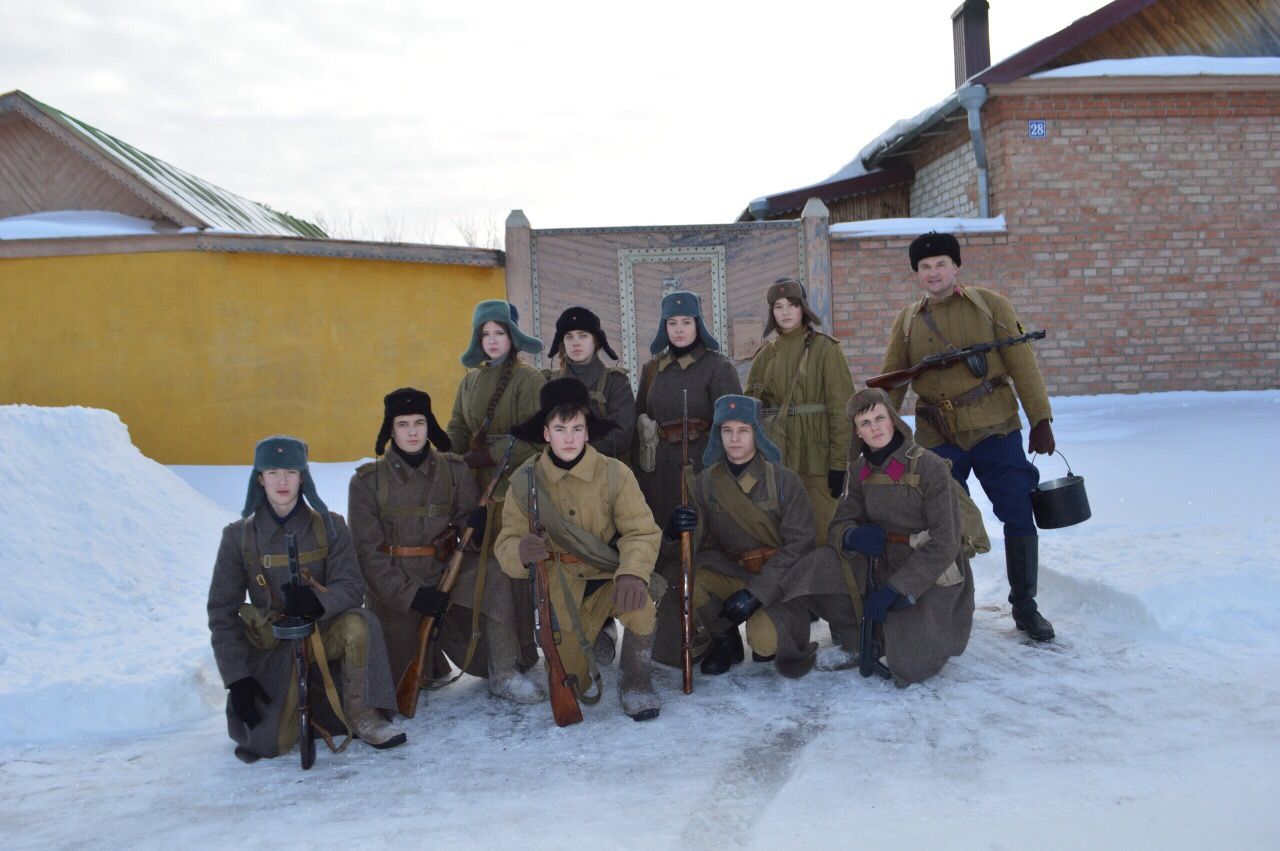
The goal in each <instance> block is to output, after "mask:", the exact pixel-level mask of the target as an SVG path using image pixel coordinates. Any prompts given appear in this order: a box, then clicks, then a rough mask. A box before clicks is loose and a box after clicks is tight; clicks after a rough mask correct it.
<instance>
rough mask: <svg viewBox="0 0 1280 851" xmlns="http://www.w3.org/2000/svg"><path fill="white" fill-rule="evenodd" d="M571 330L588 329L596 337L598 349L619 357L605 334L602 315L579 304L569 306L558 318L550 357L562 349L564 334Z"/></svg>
mask: <svg viewBox="0 0 1280 851" xmlns="http://www.w3.org/2000/svg"><path fill="white" fill-rule="evenodd" d="M570 331H586V332H587V333H588V334H590V335H591V336H593V337H595V338H596V349H597V350H599V351H602V352H604V353H605V354H606V355H608V356H609V357H611V358H613V359H614V360H617V359H618V353H617V352H615V351H614V350H613V349H611V348H610V347H609V338H608V337H606V336H605V335H604V329H602V328H601V327H600V317H599V316H596V315H595V314H594V313H592V312H591V311H590V310H587V309H586V308H585V307H577V306H575V307H571V308H569V309H568V310H566V311H565V312H564V313H562V314H560V318H559V319H557V320H556V335H555V337H553V338H552V339H551V348H550V350H549V351H548V355H549V356H550V357H555V356H556V355H557V354H558V353H559V352H560V351H561V347H562V346H563V345H564V335H565V334H567V333H569V332H570Z"/></svg>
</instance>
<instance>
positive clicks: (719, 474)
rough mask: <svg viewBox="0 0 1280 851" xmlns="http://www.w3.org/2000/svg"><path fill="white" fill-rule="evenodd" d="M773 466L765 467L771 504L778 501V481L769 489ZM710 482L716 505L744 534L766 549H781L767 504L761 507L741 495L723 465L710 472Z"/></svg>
mask: <svg viewBox="0 0 1280 851" xmlns="http://www.w3.org/2000/svg"><path fill="white" fill-rule="evenodd" d="M770 473H772V468H771V465H766V473H765V479H766V484H765V489H766V491H767V492H768V491H772V492H771V493H770V494H769V496H770V501H771V502H774V503H775V508H776V501H777V481H776V479H774V481H773V484H772V487H770V484H769V479H770ZM706 475H707V482H708V484H709V486H710V490H711V494H712V496H713V497H714V499H715V502H716V503H717V504H718V505H719V507H721V508H722V509H724V511H725V513H727V514H728V515H729V516H730V517H731V518H733V522H735V523H737V524H738V525H739V526H740V527H742V531H744V532H746V533H747V534H748V535H750V536H751V537H753V538H755V539H756V540H757V541H759V542H760V543H762V544H764V545H765V546H767V547H775V548H778V547H781V546H782V537H781V536H780V535H779V534H778V524H777V523H776V522H774V520H773V519H772V518H770V517H769V515H768V514H766V513H765V511H766V510H767V507H768V504H767V503H766V504H765V505H764V506H762V505H758V504H756V503H755V502H753V501H752V500H751V497H750V496H748V495H747V494H745V493H743V492H742V488H741V487H739V485H738V483H737V482H736V481H734V479H733V476H732V475H731V474H730V473H729V471H728V469H726V468H725V465H724V464H716V465H714V466H712V467H711V468H710V469H709V470H708V471H707V474H706Z"/></svg>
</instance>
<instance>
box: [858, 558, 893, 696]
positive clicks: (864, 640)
mask: <svg viewBox="0 0 1280 851" xmlns="http://www.w3.org/2000/svg"><path fill="white" fill-rule="evenodd" d="M876 561H878V559H876V558H875V557H873V556H867V584H866V589H867V593H866V594H865V595H864V596H863V598H862V634H861V635H860V636H859V640H858V673H860V674H862V676H864V677H870V676H873V675H879V676H881V677H883V678H884V679H886V680H887V679H889V678H890V677H892V676H893V674H892V673H891V672H890V671H889V668H888V667H887V666H886V665H885V664H884V663H883V662H881V661H880V653H881V647H880V642H879V641H877V640H876V625H875V622H874V621H872V620H871V618H869V617H867V598H868V597H870V596H871V592H872V591H874V590H876V584H875V583H876V580H875V575H874V574H875V565H876Z"/></svg>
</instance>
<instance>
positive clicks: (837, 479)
mask: <svg viewBox="0 0 1280 851" xmlns="http://www.w3.org/2000/svg"><path fill="white" fill-rule="evenodd" d="M844 475H845V471H844V470H828V471H827V490H829V491H831V498H832V499H839V498H840V497H841V495H842V494H844Z"/></svg>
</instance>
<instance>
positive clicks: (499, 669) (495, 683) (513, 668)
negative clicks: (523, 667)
mask: <svg viewBox="0 0 1280 851" xmlns="http://www.w3.org/2000/svg"><path fill="white" fill-rule="evenodd" d="M488 638H489V692H490V693H491V694H493V696H494V697H500V698H502V699H503V700H510V701H511V702H513V703H541V702H542V701H544V700H546V699H547V687H546V683H545V682H541V681H539V680H536V679H534V678H532V677H530V676H527V675H525V674H522V673H521V672H520V667H519V665H518V660H519V651H518V649H517V648H516V637H515V633H514V632H512V631H511V629H510V628H509V627H505V626H503V625H501V624H498V623H494V624H493V625H492V628H491V629H490V630H489V634H488Z"/></svg>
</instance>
